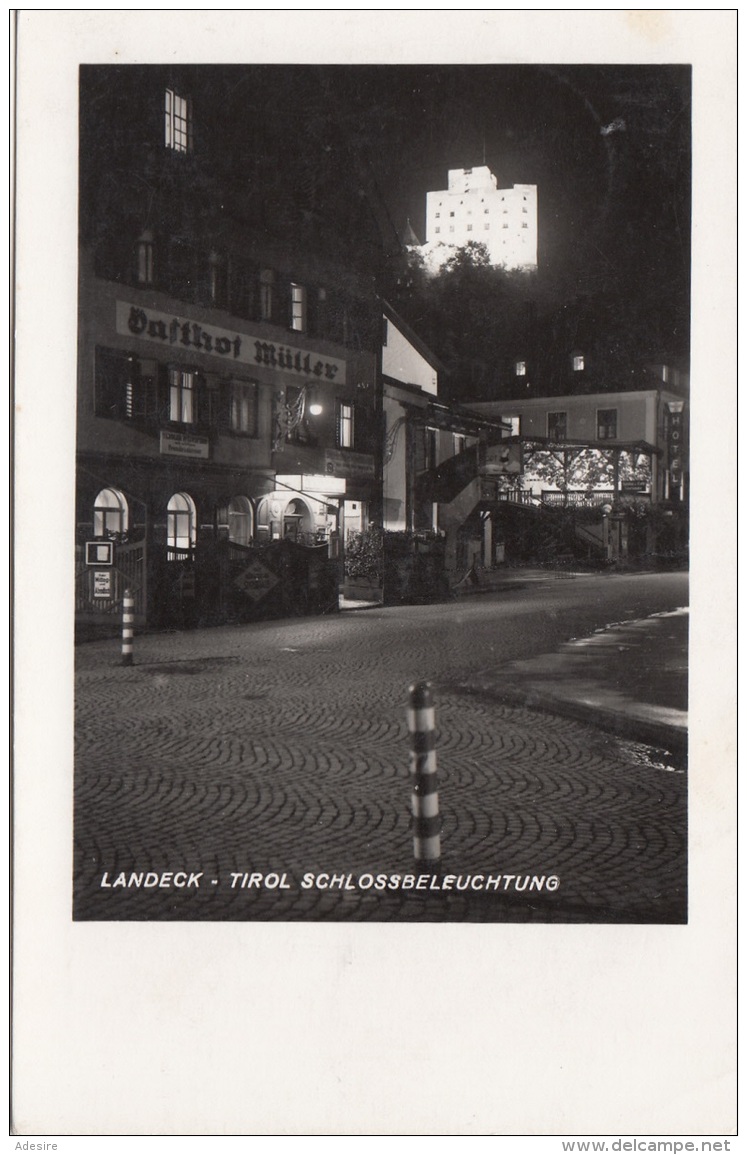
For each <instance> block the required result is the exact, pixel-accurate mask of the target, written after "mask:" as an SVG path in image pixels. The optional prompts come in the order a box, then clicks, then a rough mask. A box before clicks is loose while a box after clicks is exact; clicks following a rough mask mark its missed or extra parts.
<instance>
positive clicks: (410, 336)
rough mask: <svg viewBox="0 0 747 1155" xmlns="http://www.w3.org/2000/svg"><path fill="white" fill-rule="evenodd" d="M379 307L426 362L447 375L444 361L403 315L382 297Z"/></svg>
mask: <svg viewBox="0 0 747 1155" xmlns="http://www.w3.org/2000/svg"><path fill="white" fill-rule="evenodd" d="M381 307H382V309H383V310H384V314H385V316H386V317H387V318H388V319H389V320H390V321H392V322H393V323H394V324H395V325H396V326H397V328H398V329H400V330H401V332H402V335H403V336H404V337H406V338H407V340H408V341H409V342H410V344H411V345H413V346H414V347H415V349H417V351H418V353H420V355H421V356H422V357H424V358H425V360H426V361H427V362H428V364H429V365H431V366H432V368H434V369H437V370H438V372H439V373H443V374H444V375H448V369H447V368H446V366H445V365H444V363H443V362H442V361H439V359H438V357H437V356H436V354H435V353H434V352H433V350H432V349H429V348H428V346H427V345H426V343H425V341H424V340H423V339H422V337H419V336H418V334H417V333H416V332H415V330H414V329H413V328H411V326H410V325H408V323H407V321H406V320H405V319H404V317H402V316H400V314H399V313H398V312H397V310H396V309H395V308H394V306H393V305H390V304H389V302H388V301H386V300H384V298H383V297H382V298H381Z"/></svg>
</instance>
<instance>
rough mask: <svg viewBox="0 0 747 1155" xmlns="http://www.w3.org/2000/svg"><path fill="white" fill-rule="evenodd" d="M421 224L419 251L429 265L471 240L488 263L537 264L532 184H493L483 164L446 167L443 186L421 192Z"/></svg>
mask: <svg viewBox="0 0 747 1155" xmlns="http://www.w3.org/2000/svg"><path fill="white" fill-rule="evenodd" d="M425 227H426V243H425V245H424V246H423V250H424V256H425V258H426V260H427V261H428V262H429V263H430V264H433V265H435V266H438V265H439V264H442V263H443V261H444V260H446V259H447V258H448V257H449V255H450V254H451V252H452V251H453V249H454V248H460V247H461V246H463V245H466V244H468V243H469V242H470V241H477V242H481V243H482V244H485V245H487V247H488V252H489V253H490V260H491V263H492V264H494V265H503V266H504V267H505V268H507V269H536V268H537V186H536V185H533V184H515V185H514V186H513V187H512V188H503V189H499V188H498V181H497V179H496V177H495V176H494V175H493V173H492V172H491V171H490V169H489V168H488V167H487V166H486V165H481V166H479V167H478V168H457V169H449V182H448V188H445V189H439V190H437V191H435V192H429V193H427V194H426V224H425Z"/></svg>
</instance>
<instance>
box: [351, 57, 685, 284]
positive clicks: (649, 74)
mask: <svg viewBox="0 0 747 1155" xmlns="http://www.w3.org/2000/svg"><path fill="white" fill-rule="evenodd" d="M355 73H356V83H355V89H356V100H357V103H358V108H359V109H360V114H361V118H362V125H361V131H364V132H365V133H366V134H370V137H371V143H372V145H373V148H372V155H373V156H374V157H375V165H376V171H377V174H378V176H379V182H380V186H381V188H382V191H383V193H384V195H385V198H386V200H387V204H388V206H389V209H390V212H391V215H392V218H393V220H394V223H395V225H396V227H397V228H398V230H400V231H401V230H402V228H403V227H404V225H405V222H406V220H407V219H408V218H409V219H410V221H411V223H412V226H413V228H414V229H415V232H416V233H417V234H418V236H419V237H420V238H421V240H422V239H424V232H425V224H424V222H425V194H426V192H427V191H428V190H429V189H438V188H445V187H446V181H447V172H448V169H449V168H462V167H470V166H474V165H477V164H481V163H483V157H484V159H485V162H486V163H487V164H488V165H489V167H490V168H491V169H492V171H493V172H494V173H495V174H496V176H497V178H498V183H499V186H500V187H503V186H504V185H511V184H513V183H526V184H536V185H537V186H538V190H539V206H540V209H539V211H540V262H541V263H542V264H543V265H545V266H548V265H550V266H552V265H556V266H557V265H558V264H560V266H562V267H565V268H569V267H572V266H574V265H575V264H576V263H577V260H578V257H579V255H580V254H583V264H584V267H585V268H586V270H587V272H592V271H597V270H598V271H599V274H600V276H604V275H605V273H604V270H605V269H606V270H607V272H608V273H609V272H612V270H613V269H615V268H616V269H618V270H620V269H622V271H623V272H625V271H626V270H627V269H628V268H631V269H632V268H634V267H635V268H637V269H638V270H639V272H640V271H643V270H645V271H646V272H647V274H648V275H649V276H653V277H654V278H655V279H656V280H657V281H659V280H661V282H662V286H663V285H665V284H669V285H670V287H671V285H672V283H673V282H678V283H681V282H683V281H686V280H687V279H688V277H689V231H690V210H689V197H690V72H689V69H688V68H678V67H673V66H663V67H658V68H657V67H653V68H652V67H643V66H628V67H622V66H599V67H587V66H580V67H575V68H573V67H568V66H564V67H562V68H555V67H553V66H551V65H548V66H546V67H542V66H523V67H512V66H496V67H482V66H453V67H442V66H438V67H432V68H431V67H421V68H411V67H407V66H403V67H398V68H387V67H379V68H359V69H356V70H355ZM618 118H620V119H622V120H624V122H625V128H624V129H623V130H617V131H615V132H612V133H609V134H607V135H603V134H602V131H601V130H602V128H603V127H604V126H607V125H609V124H610V123H611V122H613V121H614V120H616V119H618ZM377 127H378V128H379V134H378V140H377V139H376V137H377V131H376V130H377Z"/></svg>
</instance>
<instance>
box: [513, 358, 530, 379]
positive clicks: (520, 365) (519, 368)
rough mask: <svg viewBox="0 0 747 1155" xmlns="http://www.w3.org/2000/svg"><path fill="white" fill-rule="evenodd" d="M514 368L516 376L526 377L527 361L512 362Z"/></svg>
mask: <svg viewBox="0 0 747 1155" xmlns="http://www.w3.org/2000/svg"><path fill="white" fill-rule="evenodd" d="M514 370H515V372H516V376H517V377H526V375H527V363H526V361H516V362H515V364H514Z"/></svg>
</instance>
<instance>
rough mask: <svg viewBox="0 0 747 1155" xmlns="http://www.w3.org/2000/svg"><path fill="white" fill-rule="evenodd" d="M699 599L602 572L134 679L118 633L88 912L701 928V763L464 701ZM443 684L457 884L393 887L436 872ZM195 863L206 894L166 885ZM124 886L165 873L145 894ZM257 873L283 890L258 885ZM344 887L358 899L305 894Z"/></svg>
mask: <svg viewBox="0 0 747 1155" xmlns="http://www.w3.org/2000/svg"><path fill="white" fill-rule="evenodd" d="M636 583H638V584H636ZM682 589H683V586H682V583H680V584H679V585H678V584H677V583H676V582H675V580H674V579H671V580H668V581H667V582H666V583H664V582H662V583H659V584H658V585H656V586H655V589H654V592H653V593H652V592H651V591H650V590H649V585H648V584H647V585H646V586H645V591H644V585H643V581H642V579H639V578H635V577H632V578H615V579H611V580H610V579H608V580H607V584H606V586H603V585H602V584H601V582H600V579H599V578H596V577H589V578H581V579H579V580H578V581H577V582H574V583H562V584H561V583H556V584H555V585H553V584H552V583H548V584H546V585H542V584H541V583H538V585H537V586H536V587H533V588H532V589H531V590H529V591H523V592H521V593H518V594H517V593H512V594H511V595H510V598H508V599H507V598H506V597H505V596H503V597H502V596H501V595H489V596H487V597H484V598H480V599H473V600H472V601H471V602H470V603H469V604H468V605H467V604H460V605H453V604H448V605H441V606H424V607H402V608H393V609H387V610H366V611H362V612H358V613H344V614H340V615H335V616H333V617H330V618H315V619H299V620H293V621H283V622H276V623H266V624H255V625H251V626H244V627H235V628H232V627H225V628H220V629H209V630H203V631H194V632H189V633H174V634H159V635H155V634H154V635H149V636H146V637H141V638H138V639H137V640H136V650H135V665H134V666H132V667H124V666H122V665H121V664H120V658H119V651H118V643H117V642H116V641H111V640H110V641H100V642H95V643H91V644H87V645H83V646H79V647H78V649H77V651H76V658H77V675H76V685H77V690H76V717H77V722H76V741H77V755H76V798H75V803H76V813H75V870H76V885H75V917H76V918H78V919H184V920H194V919H203V920H204V919H216V920H230V919H235V920H245V919H255V920H278V919H280V920H297V919H330V918H331V919H352V920H365V919H372V920H390V919H393V920H410V919H412V920H427V921H441V920H449V921H458V920H469V921H482V920H495V921H540V922H546V921H560V922H682V921H685V919H686V774H685V773H684V771H683V770H682V768H681V767H678V766H677V765H676V764H673V762H672V760H671V759H670V758H669V757H668V756H667V755H666V753H665V752H663V751H660V750H656V749H655V748H653V747H650V746H647V745H645V744H643V743H640V742H636V741H633V740H630V739H623V738H621V737H618V736H615V735H613V734H609V733H605V732H603V731H602V730H599V729H597V728H596V727H594V726H591V725H588V724H585V723H583V722H580V721H574V720H571V719H566V718H562V717H558V716H553V715H550V714H546V713H542V712H540V711H537V710H532V709H526V708H522V707H520V706H509V705H502V704H499V703H497V702H495V701H491V700H490V698H489V697H488V696H482V697H481V696H475V695H470V694H467V693H461V692H459V689H458V687H455V685H454V683H455V680H456V679H458V678H459V676H466V675H468V674H469V673H470V672H471V671H474V670H478V669H484V668H485V667H486V665H489V664H490V662H495V663H497V664H498V663H502V662H505V661H508V660H510V659H511V658H516V657H520V656H523V655H525V654H527V653H529V652H530V651H531V650H532V649H533V650H534V651H535V652H536V651H540V650H542V649H543V648H544V649H548V648H549V646H550V645H551V644H555V643H556V642H557V641H563V640H566V639H567V638H568V637H569V636H570V633H569V632H568V621H569V620H570V619H571V617H572V618H573V632H574V633H576V632H577V631H578V629H579V627H582V628H585V629H586V632H587V633H591V632H592V631H593V629H594V628H598V627H599V626H600V625H604V624H605V623H606V622H611V621H616V620H622V618H623V616H624V614H623V611H625V612H627V613H628V616H630V613H631V612H633V613H640V612H641V611H642V610H645V611H646V612H653V610H656V609H671V608H674V606H676V605H677V604H678V599H679V601H680V602H681V601H682ZM600 590H601V591H602V592H601V593H600ZM649 602H650V603H651V605H650V607H648V603H649ZM644 603H646V604H644ZM594 622H596V625H594V624H593V623H594ZM529 637H531V638H532V639H533V640H532V641H531V643H530V642H529V641H528V640H527V639H528V638H529ZM419 678H429V679H430V680H431V681H432V682H433V683H434V688H435V694H436V720H437V728H438V745H437V750H438V777H439V789H440V798H441V815H442V819H443V830H442V854H443V871H442V873H443V876H446V875H454V876H455V880H454V881H452V882H451V884H450V889H449V890H448V891H446V890H443V889H431V886H434V887H436V886H439V887H440V886H441V885H442V883H443V884H444V885H446V882H445V877H442V879H441V880H440V881H439V880H438V879H437V878H436V880H435V881H433V880H429V881H428V883H427V884H426V885H427V886H428V889H424V890H418V889H416V887H415V886H414V885H413V886H411V887H410V888H409V889H404V887H403V883H402V881H400V882H399V883H397V882H395V881H394V878H393V876H397V877H398V878H399V879H400V880H402V879H403V877H404V876H406V875H408V874H409V875H412V874H416V873H417V872H415V868H414V863H413V857H412V830H411V818H410V810H409V806H410V774H409V764H408V750H409V746H408V735H407V725H406V713H405V710H406V705H407V687H408V684H409V683H410V682H411V681H413V680H415V679H419ZM180 871H184V872H186V874H187V875H189V873H191V872H194V873H196V874H200V875H201V877H200V879H199V886H197V885H195V884H194V882H193V884H192V885H191V886H183V887H179V886H175V885H174V881H175V880H174V879H169V878H167V879H165V880H164V879H162V878H161V875H162V874H163V873H164V872H168V873H169V874H171V873H173V872H180ZM123 872H124V875H125V881H127V882H129V881H130V874H131V873H132V872H134V873H136V874H141V875H143V882H144V881H145V878H146V876H147V874H148V872H152V877H151V879H149V880H148V882H149V885H148V886H146V885H144V884H143V885H141V886H139V887H138V886H134V885H132V886H130V885H122V881H123V880H122V877H121V875H122V873H123ZM232 873H233V874H234V875H235V876H242V877H236V878H234V880H233V881H234V882H235V884H236V885H234V886H233V887H232V885H231V884H232ZM252 873H258V874H261V875H262V876H263V885H262V886H257V885H252V886H251V887H250V886H248V885H247V886H243V887H242V886H241V882H242V881H244V879H243V876H244V875H245V874H246V875H248V876H250V875H251V874H252ZM320 874H321V875H329V876H333V875H334V876H336V878H335V882H334V884H333V885H331V886H330V885H329V884H330V879H329V878H322V879H321V880H320V882H321V886H317V885H316V884H315V883H314V884H313V885H311V886H308V885H307V886H304V885H303V880H304V876H305V875H313V876H314V879H316V876H317V875H320ZM268 875H270V878H267V876H268ZM377 875H383V876H386V879H385V881H384V882H381V881H379V882H375V881H374V879H375V878H376V876H377ZM156 876H158V881H160V882H165V883H170V884H171V885H163V886H161V885H151V883H152V882H153V881H154V878H155V877H156ZM283 876H284V877H283ZM370 876H373V877H370ZM498 876H500V880H499V881H495V880H496V879H498ZM512 876H518V877H517V878H514V877H512ZM489 878H490V879H492V880H493V881H492V882H490V883H489V884H488V885H487V888H486V880H488V879H489ZM480 879H482V881H480ZM554 879H557V880H558V882H557V885H556V883H555V881H548V880H554ZM531 880H535V881H531ZM539 880H544V881H543V882H540V881H539ZM117 881H119V882H120V885H119V886H116V885H114V884H115V883H116V882H117ZM182 881H183V880H182ZM247 881H248V879H247ZM102 882H103V885H102ZM377 886H382V887H383V889H377ZM395 887H396V889H395ZM463 887H464V888H465V889H462V888H463ZM552 887H556V888H555V889H552Z"/></svg>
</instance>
